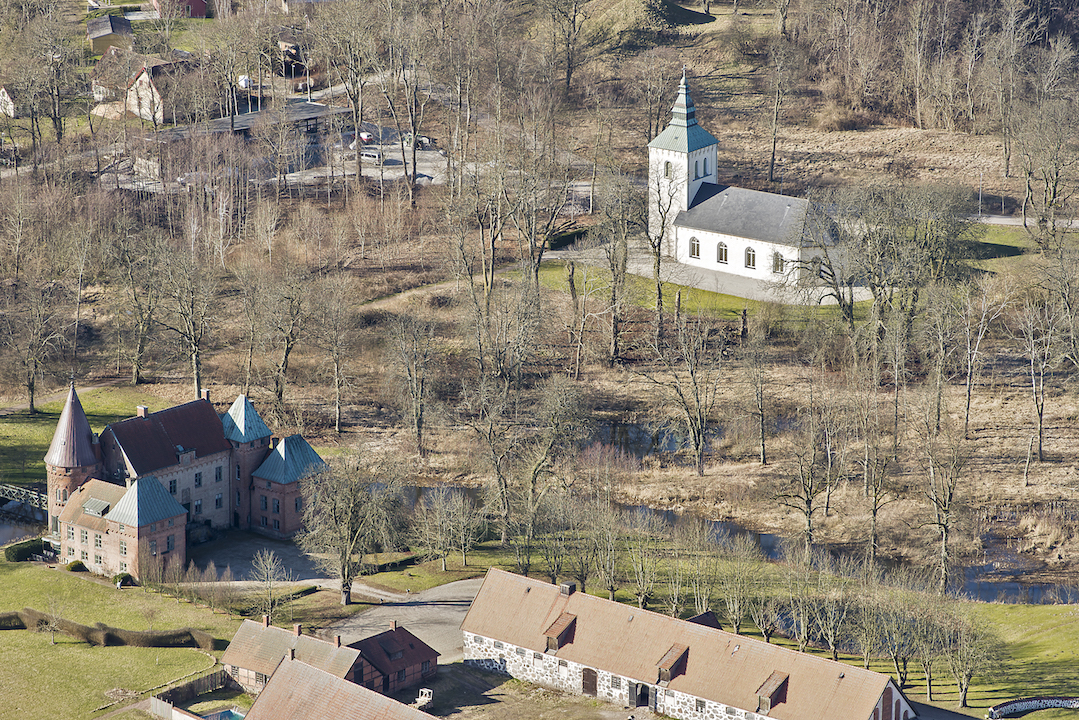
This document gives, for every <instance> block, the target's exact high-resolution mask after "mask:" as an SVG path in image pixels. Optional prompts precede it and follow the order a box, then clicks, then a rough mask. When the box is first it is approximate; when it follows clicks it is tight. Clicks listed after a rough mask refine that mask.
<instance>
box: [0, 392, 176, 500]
mask: <svg viewBox="0 0 1079 720" xmlns="http://www.w3.org/2000/svg"><path fill="white" fill-rule="evenodd" d="M65 397H66V393H65ZM79 400H80V401H81V402H82V407H83V410H85V411H86V418H87V419H88V420H89V421H90V428H91V429H92V430H93V431H94V432H97V433H99V432H101V431H102V430H103V429H104V428H105V426H106V425H108V424H109V423H111V422H116V421H117V420H123V419H124V418H129V417H134V415H135V406H136V405H146V406H148V407H149V408H150V410H163V409H165V408H166V407H168V401H166V400H162V399H161V398H158V397H154V396H153V395H148V394H147V393H144V392H142V391H141V390H138V389H137V388H132V387H106V388H100V389H98V390H89V391H87V392H85V393H83V392H80V393H79ZM63 409H64V401H63V400H59V401H56V402H50V403H45V404H43V405H38V411H37V412H36V413H33V414H30V413H29V412H28V411H26V410H17V411H15V412H12V413H9V414H7V415H0V479H2V480H3V482H7V483H14V484H16V485H25V484H29V483H34V482H40V483H44V482H45V461H44V457H45V453H46V452H48V451H49V443H50V442H52V434H53V432H55V431H56V423H57V422H59V420H60V412H61V411H62V410H63Z"/></svg>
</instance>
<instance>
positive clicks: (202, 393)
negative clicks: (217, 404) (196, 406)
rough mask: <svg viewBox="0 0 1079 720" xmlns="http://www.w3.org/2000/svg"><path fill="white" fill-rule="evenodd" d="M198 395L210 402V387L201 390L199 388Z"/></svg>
mask: <svg viewBox="0 0 1079 720" xmlns="http://www.w3.org/2000/svg"><path fill="white" fill-rule="evenodd" d="M199 397H200V398H202V399H203V400H205V401H206V402H210V389H209V388H203V389H202V390H200V391H199Z"/></svg>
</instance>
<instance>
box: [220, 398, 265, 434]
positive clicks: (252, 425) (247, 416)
mask: <svg viewBox="0 0 1079 720" xmlns="http://www.w3.org/2000/svg"><path fill="white" fill-rule="evenodd" d="M221 424H222V425H223V426H224V428H225V437H227V438H228V439H229V440H232V441H234V442H238V443H245V442H252V441H253V440H258V439H259V438H264V437H269V436H270V435H272V434H273V433H271V432H270V428H268V427H266V423H264V422H263V421H262V418H261V417H260V416H259V414H258V411H257V410H255V406H254V405H252V404H251V401H250V400H248V399H247V396H246V395H240V396H239V397H237V398H236V402H234V403H232V407H230V408H229V411H228V412H227V413H225V414H224V415H222V416H221Z"/></svg>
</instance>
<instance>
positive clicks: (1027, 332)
mask: <svg viewBox="0 0 1079 720" xmlns="http://www.w3.org/2000/svg"><path fill="white" fill-rule="evenodd" d="M1060 315H1061V313H1060V311H1059V309H1058V304H1057V302H1056V301H1055V300H1054V299H1053V298H1052V297H1050V296H1049V295H1048V294H1047V293H1042V292H1040V291H1036V290H1032V291H1030V292H1028V293H1027V294H1026V295H1025V296H1024V297H1023V299H1022V300H1021V301H1020V302H1019V303H1018V304H1017V307H1016V308H1015V311H1014V313H1013V317H1012V318H1011V322H1010V324H1011V325H1012V328H1013V330H1012V334H1013V336H1014V337H1015V341H1016V344H1017V345H1019V346H1020V348H1021V349H1022V352H1023V356H1024V359H1025V360H1026V363H1027V376H1028V378H1029V379H1030V397H1031V400H1032V401H1033V403H1034V420H1035V436H1036V437H1037V440H1038V462H1043V461H1044V460H1045V451H1044V444H1045V400H1046V394H1047V391H1046V388H1045V380H1046V378H1047V377H1049V376H1051V375H1052V373H1053V371H1054V370H1055V368H1056V365H1057V362H1058V357H1057V351H1058V349H1057V345H1058V336H1059V325H1060Z"/></svg>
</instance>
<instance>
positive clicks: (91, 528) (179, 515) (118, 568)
mask: <svg viewBox="0 0 1079 720" xmlns="http://www.w3.org/2000/svg"><path fill="white" fill-rule="evenodd" d="M59 523H60V530H59V535H60V557H61V559H62V560H63V561H64V562H71V561H73V560H81V561H82V562H83V564H84V565H86V567H87V568H89V569H90V570H92V571H93V572H96V573H98V574H99V575H109V576H111V575H116V574H118V573H130V574H131V575H133V576H134V577H139V576H140V573H141V572H142V571H144V570H145V563H146V562H176V563H179V564H180V566H183V565H184V564H186V561H187V543H186V541H185V530H186V525H187V511H186V510H185V509H184V508H183V506H181V505H180V504H179V503H178V502H176V500H175V499H174V498H173V497H172V496H171V495H170V494H169V493H168V492H167V491H166V490H165V488H163V487H162V486H161V483H160V482H158V481H157V478H155V477H154V476H153V475H148V476H146V477H143V478H139V479H137V480H135V481H134V482H133V483H131V485H130V486H128V487H125V486H123V485H117V484H115V483H110V482H105V481H104V480H97V479H91V480H89V481H87V482H86V483H84V484H83V485H81V486H79V487H78V488H77V489H76V490H75V492H74V493H72V494H71V496H70V497H69V498H68V501H67V503H65V505H64V508H63V511H62V512H61V513H60V517H59ZM140 560H141V561H142V563H143V565H142V567H140Z"/></svg>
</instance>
